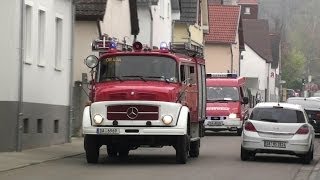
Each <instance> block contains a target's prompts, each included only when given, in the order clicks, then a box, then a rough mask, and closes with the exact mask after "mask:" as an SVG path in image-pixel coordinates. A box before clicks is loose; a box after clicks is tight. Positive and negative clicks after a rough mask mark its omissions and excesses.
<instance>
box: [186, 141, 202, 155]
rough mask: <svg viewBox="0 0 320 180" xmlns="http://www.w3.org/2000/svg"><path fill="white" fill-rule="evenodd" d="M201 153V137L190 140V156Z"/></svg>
mask: <svg viewBox="0 0 320 180" xmlns="http://www.w3.org/2000/svg"><path fill="white" fill-rule="evenodd" d="M199 153H200V139H199V140H197V141H193V142H190V151H189V156H190V157H192V158H197V157H199Z"/></svg>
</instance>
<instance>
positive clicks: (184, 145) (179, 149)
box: [175, 135, 189, 164]
mask: <svg viewBox="0 0 320 180" xmlns="http://www.w3.org/2000/svg"><path fill="white" fill-rule="evenodd" d="M188 141H189V140H188V136H187V135H183V136H178V137H177V141H176V145H175V149H176V162H177V163H178V164H185V163H187V158H188Z"/></svg>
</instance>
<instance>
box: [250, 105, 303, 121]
mask: <svg viewBox="0 0 320 180" xmlns="http://www.w3.org/2000/svg"><path fill="white" fill-rule="evenodd" d="M250 119H252V120H257V121H266V122H274V123H305V122H306V121H305V118H304V115H303V112H302V111H297V110H292V109H285V108H255V109H253V111H252V113H251V115H250Z"/></svg>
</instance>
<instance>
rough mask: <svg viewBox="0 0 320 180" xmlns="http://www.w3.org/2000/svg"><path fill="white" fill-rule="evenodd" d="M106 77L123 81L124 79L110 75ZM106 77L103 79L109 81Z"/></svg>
mask: <svg viewBox="0 0 320 180" xmlns="http://www.w3.org/2000/svg"><path fill="white" fill-rule="evenodd" d="M106 79H118V80H119V81H121V82H123V79H121V78H120V77H118V76H108V77H106ZM106 79H103V80H102V82H104V81H108V80H106Z"/></svg>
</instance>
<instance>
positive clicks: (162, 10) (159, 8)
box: [137, 0, 180, 47]
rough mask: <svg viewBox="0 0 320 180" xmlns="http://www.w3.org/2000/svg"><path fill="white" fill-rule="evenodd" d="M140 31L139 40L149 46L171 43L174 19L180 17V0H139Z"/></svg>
mask: <svg viewBox="0 0 320 180" xmlns="http://www.w3.org/2000/svg"><path fill="white" fill-rule="evenodd" d="M137 5H138V19H139V27H140V33H139V35H138V36H137V40H138V41H140V42H141V43H142V44H144V45H147V46H149V47H152V46H157V47H158V46H159V45H160V43H161V42H166V43H169V42H171V39H172V20H177V19H180V11H179V1H178V0H160V1H159V0H149V1H146V0H137Z"/></svg>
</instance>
